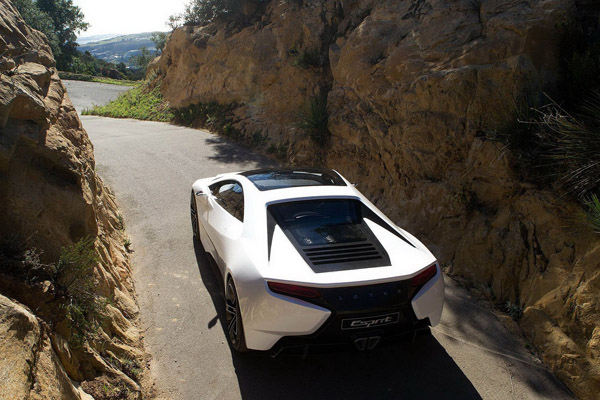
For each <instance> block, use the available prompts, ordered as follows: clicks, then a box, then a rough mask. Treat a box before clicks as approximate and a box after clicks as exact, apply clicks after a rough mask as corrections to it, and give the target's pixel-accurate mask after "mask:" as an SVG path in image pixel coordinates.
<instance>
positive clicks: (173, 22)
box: [166, 14, 183, 31]
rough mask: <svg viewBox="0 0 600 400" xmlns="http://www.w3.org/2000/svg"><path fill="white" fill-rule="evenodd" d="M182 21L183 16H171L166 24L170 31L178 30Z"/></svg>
mask: <svg viewBox="0 0 600 400" xmlns="http://www.w3.org/2000/svg"><path fill="white" fill-rule="evenodd" d="M182 19H183V15H181V14H173V15H171V16H170V17H169V20H168V21H167V22H166V24H167V25H168V26H169V28H171V30H172V31H174V30H175V29H177V28H179V27H180V26H181V20H182Z"/></svg>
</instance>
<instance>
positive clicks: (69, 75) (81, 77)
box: [58, 71, 142, 86]
mask: <svg viewBox="0 0 600 400" xmlns="http://www.w3.org/2000/svg"><path fill="white" fill-rule="evenodd" d="M58 76H59V77H60V79H67V80H72V81H86V82H98V83H110V84H111V85H121V86H137V85H139V84H140V83H141V82H142V81H129V80H126V79H112V78H108V77H105V76H93V75H86V74H76V73H73V72H65V71H59V72H58Z"/></svg>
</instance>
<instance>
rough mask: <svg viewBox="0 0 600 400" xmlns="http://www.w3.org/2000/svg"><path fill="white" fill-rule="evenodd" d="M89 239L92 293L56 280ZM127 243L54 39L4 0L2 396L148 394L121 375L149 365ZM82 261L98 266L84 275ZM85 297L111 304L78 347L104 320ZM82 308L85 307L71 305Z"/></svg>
mask: <svg viewBox="0 0 600 400" xmlns="http://www.w3.org/2000/svg"><path fill="white" fill-rule="evenodd" d="M86 238H88V243H91V245H90V246H91V249H92V250H91V255H90V254H88V255H85V254H83V253H82V254H78V253H77V251H80V250H81V249H84V250H85V248H84V247H85V246H84V247H80V248H75V249H79V250H74V251H73V252H72V254H71V255H70V257H71V258H70V259H71V260H75V261H74V262H73V266H74V269H73V270H71V272H70V275H69V276H68V279H69V282H78V283H77V286H81V285H80V284H79V282H81V283H82V285H83V286H84V287H91V288H92V289H93V293H85V292H82V291H81V288H80V287H69V286H68V285H69V284H68V283H65V280H64V279H62V280H56V281H55V280H53V279H52V277H56V276H59V272H62V273H64V271H66V269H65V268H63V269H60V265H59V264H57V263H58V261H59V259H60V258H61V257H62V256H61V254H63V250H62V249H64V248H70V247H69V246H72V245H73V244H75V243H84V242H85V239H86ZM123 239H124V233H123V232H122V219H121V218H120V217H119V214H118V209H117V205H116V203H115V199H114V197H113V196H112V194H111V193H110V191H109V190H108V188H107V187H106V186H105V185H104V184H103V182H102V180H101V179H100V178H99V177H98V175H97V174H96V172H95V165H94V155H93V147H92V144H91V142H90V140H89V138H88V136H87V134H86V132H85V130H84V129H83V127H82V125H81V122H80V120H79V118H78V116H77V113H76V111H75V109H74V107H73V105H72V104H71V101H70V100H69V97H68V95H67V93H66V91H65V87H64V86H63V85H62V83H61V81H60V79H59V77H58V74H57V71H56V69H55V64H54V59H53V56H52V53H51V51H50V47H49V46H48V43H47V40H46V38H45V37H44V36H43V35H42V34H41V33H39V32H37V31H34V30H32V29H30V28H29V27H28V26H27V25H26V24H25V23H24V22H23V20H22V19H21V17H20V16H19V14H18V12H17V11H16V9H15V8H14V7H13V6H12V4H11V3H10V2H8V1H6V0H1V1H0V381H1V382H2V384H1V386H2V390H0V398H2V399H21V398H23V399H24V398H40V399H42V398H43V399H78V398H85V397H87V395H86V394H85V393H84V391H83V390H82V389H81V387H83V388H85V389H86V390H89V391H91V392H95V390H96V389H97V388H98V387H99V388H100V389H102V387H103V386H104V387H105V388H108V390H109V391H110V390H113V389H114V390H115V391H116V390H118V391H121V392H128V393H130V394H136V393H137V394H139V385H138V384H137V383H136V382H134V380H132V379H131V378H130V377H129V376H127V375H126V374H125V373H124V372H123V371H125V372H128V371H127V368H124V367H123V366H124V365H125V363H128V365H133V364H135V363H137V362H138V361H137V360H140V359H141V358H142V356H143V352H142V344H141V339H140V335H139V332H138V329H137V327H136V319H137V315H138V307H137V304H136V301H135V297H134V291H133V283H132V280H131V277H130V265H129V257H128V254H127V252H126V249H125V248H124V246H123ZM82 241H83V242H82ZM77 257H79V258H77ZM84 257H88V260H93V265H92V269H91V270H90V271H89V275H85V276H77V275H76V272H77V269H76V268H77V267H78V262H79V261H80V260H83V258H84ZM62 262H63V265H62V266H63V267H64V265H66V264H65V263H66V261H65V260H64V259H63V261H62ZM82 262H83V261H82ZM63 278H64V276H63ZM88 284H89V286H88ZM61 286H63V288H66V289H65V290H63V291H61V290H59V289H60V287H61ZM67 289H68V290H67ZM83 296H88V297H87V298H88V299H89V298H92V299H94V301H95V299H96V298H98V299H100V298H102V299H109V300H110V301H108V300H107V301H106V303H105V305H103V307H102V310H100V313H101V314H102V318H101V319H99V321H100V323H101V326H100V327H99V329H98V331H97V332H95V333H94V334H93V335H90V337H89V338H87V337H86V339H85V340H83V341H79V342H78V341H77V340H74V339H76V334H77V333H79V334H85V331H81V332H80V331H77V330H76V329H75V328H76V326H75V321H78V323H79V324H81V325H82V326H83V327H84V328H85V326H87V325H86V324H90V326H91V325H93V322H94V321H91V318H92V317H91V316H90V312H89V310H87V309H85V308H83V304H86V305H89V304H92V303H91V302H90V301H88V302H87V303H83V300H82V299H83ZM90 296H91V297H90ZM74 299H75V300H77V299H79V300H81V301H82V303H81V304H80V305H81V307H80V308H73V307H72V306H73V304H74V303H73V301H74ZM76 311H79V312H81V315H82V316H83V318H80V319H76V315H74V313H75V312H76ZM84 328H82V329H84ZM82 332H83V333H82ZM136 365H137V364H136ZM138 367H139V365H138ZM129 375H130V376H131V375H132V374H129ZM79 382H84V383H83V384H82V386H80V385H79ZM105 391H106V390H105ZM99 393H100V394H102V390H100V391H99ZM109 394H110V393H109ZM100 397H102V396H100Z"/></svg>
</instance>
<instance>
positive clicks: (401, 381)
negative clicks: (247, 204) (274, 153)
mask: <svg viewBox="0 0 600 400" xmlns="http://www.w3.org/2000/svg"><path fill="white" fill-rule="evenodd" d="M194 250H195V253H196V260H197V263H198V269H199V272H200V276H201V279H202V282H203V283H204V285H205V286H206V289H207V290H208V292H209V294H210V297H211V299H212V302H213V304H214V307H215V310H217V317H216V319H218V321H216V320H213V321H211V322H210V323H209V324H210V326H211V327H212V326H214V325H215V324H216V323H217V322H219V323H220V324H221V328H222V329H223V332H225V311H224V306H223V304H224V301H223V294H222V293H223V290H222V287H223V283H222V279H221V278H220V274H219V273H218V271H217V267H216V265H215V264H214V262H212V261H211V260H209V256H207V255H206V253H205V252H204V248H203V247H202V245H201V244H200V243H199V242H198V241H197V240H194ZM232 360H233V364H234V367H235V371H236V374H237V379H238V383H239V389H240V393H241V394H242V397H243V398H244V399H250V400H253V399H281V398H286V399H306V398H310V399H348V398H352V399H398V398H401V399H440V398H460V399H481V396H480V395H479V394H478V393H477V391H476V390H475V388H474V387H473V385H472V384H471V382H470V381H469V379H467V377H466V376H465V375H464V374H463V372H462V371H461V370H460V368H459V367H458V365H456V363H455V362H454V360H453V359H452V358H451V357H450V356H449V355H448V353H447V352H446V350H445V349H444V348H443V347H442V346H441V345H440V344H439V343H438V341H437V340H436V339H435V338H434V337H433V336H431V335H420V336H417V338H416V339H415V341H414V342H410V341H405V342H397V343H393V344H390V345H387V346H385V345H384V346H381V347H378V348H376V349H374V350H371V351H368V352H358V351H354V350H351V349H350V350H345V351H339V350H338V351H328V352H319V353H309V354H307V355H306V356H304V357H303V356H300V355H293V354H281V355H279V356H278V357H276V358H272V357H270V356H269V355H268V354H266V353H261V352H251V353H247V354H238V353H235V352H232Z"/></svg>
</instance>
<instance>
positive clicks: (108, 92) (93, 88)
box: [63, 80, 131, 114]
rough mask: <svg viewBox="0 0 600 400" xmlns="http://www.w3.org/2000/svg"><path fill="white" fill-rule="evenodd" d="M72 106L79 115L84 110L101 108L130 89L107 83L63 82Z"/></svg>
mask: <svg viewBox="0 0 600 400" xmlns="http://www.w3.org/2000/svg"><path fill="white" fill-rule="evenodd" d="M63 83H64V85H65V87H66V88H67V92H68V93H69V96H70V97H71V100H72V101H73V105H74V106H75V109H76V110H77V112H78V113H79V114H81V111H83V110H84V109H86V108H92V107H94V106H101V105H104V104H106V103H108V102H109V101H111V100H112V99H114V98H116V97H117V96H118V95H119V94H121V93H123V92H126V91H128V90H129V89H131V86H121V85H110V84H108V83H96V82H84V81H67V80H63Z"/></svg>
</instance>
